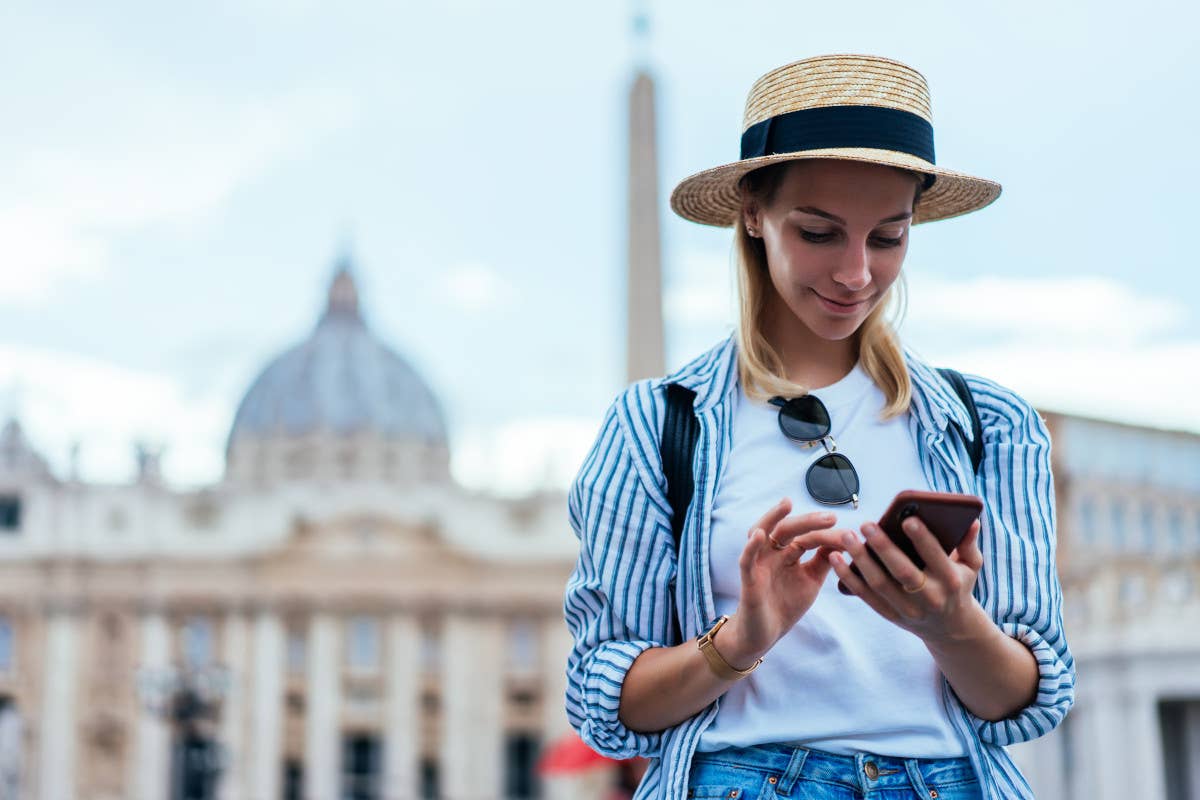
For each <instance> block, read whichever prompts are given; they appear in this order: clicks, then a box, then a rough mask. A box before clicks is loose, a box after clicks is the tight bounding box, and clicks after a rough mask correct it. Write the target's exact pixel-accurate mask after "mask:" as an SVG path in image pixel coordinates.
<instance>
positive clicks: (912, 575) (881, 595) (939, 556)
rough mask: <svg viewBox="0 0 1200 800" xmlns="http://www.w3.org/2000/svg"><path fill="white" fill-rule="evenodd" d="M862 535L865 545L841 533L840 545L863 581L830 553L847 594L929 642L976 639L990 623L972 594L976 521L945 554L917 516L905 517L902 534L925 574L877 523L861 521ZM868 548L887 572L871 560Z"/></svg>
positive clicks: (977, 556) (977, 559) (977, 565)
mask: <svg viewBox="0 0 1200 800" xmlns="http://www.w3.org/2000/svg"><path fill="white" fill-rule="evenodd" d="M862 532H863V535H864V536H865V537H866V541H865V542H864V541H862V540H861V539H859V538H858V537H857V536H854V535H853V534H851V533H847V534H845V536H844V537H843V541H844V544H845V548H846V555H848V556H849V557H850V558H852V559H853V560H854V563H855V564H856V565H858V569H859V570H860V571H861V572H862V574H863V578H865V579H866V580H865V581H864V580H863V579H862V578H859V577H858V576H857V575H855V574H854V573H853V572H852V571H851V570H850V565H849V564H848V563H846V558H845V557H844V556H843V555H842V554H841V553H833V554H832V555H831V556H830V557H829V560H830V562H831V563H832V564H833V569H834V571H835V572H836V573H837V575H838V577H839V578H841V580H842V583H843V584H845V586H846V588H847V589H849V590H850V593H851V594H854V595H857V596H858V597H860V598H862V600H863V602H865V603H866V604H867V605H869V606H870V607H871V608H873V609H874V610H875V611H876V612H877V613H878V614H879V615H880V616H882V617H884V618H885V619H887V620H889V621H891V622H893V623H895V624H896V625H898V626H899V627H901V628H904V629H905V630H907V631H911V632H912V633H915V634H916V635H917V636H919V637H921V639H922V640H924V641H925V642H927V643H930V644H933V643H936V642H939V641H960V640H965V639H969V638H971V637H973V636H977V635H978V634H979V632H980V630H981V626H982V625H984V624H985V623H987V624H988V626H989V627H990V619H989V618H988V616H987V614H986V613H985V612H984V610H983V608H982V607H981V606H980V605H979V603H978V602H977V601H976V600H975V597H974V595H973V594H972V590H973V589H974V588H975V581H976V579H977V578H978V576H979V570H980V569H981V568H982V567H983V553H982V552H981V551H980V549H979V520H976V521H975V522H974V523H972V525H971V528H970V530H968V531H967V535H966V536H965V537H964V538H963V540H962V541H961V542H959V544H958V547H956V548H955V549H954V550H953V551H952V553H951V554H950V555H949V556H947V555H946V553H945V551H944V550H942V546H941V544H940V543H939V542H938V540H937V538H936V537H934V535H933V534H932V533H931V532H930V531H929V528H927V527H926V526H925V523H923V522H921V520H920V519H918V518H917V517H909V518H908V519H906V520H905V521H904V532H905V533H906V534H907V535H908V538H909V539H911V540H912V543H913V545H914V546H915V547H916V550H917V553H919V554H920V556H921V558H923V559H924V560H925V570H924V572H922V571H921V570H920V569H917V566H916V565H915V564H913V562H912V560H911V559H910V558H909V557H908V556H906V555H905V554H904V552H903V551H902V550H901V549H900V548H899V547H897V546H896V545H895V543H894V542H892V540H891V539H890V538H888V535H887V534H886V533H884V532H883V530H882V529H881V528H880V527H879V526H878V525H877V524H875V523H873V522H868V523H865V524H864V525H863V526H862ZM868 544H869V545H870V546H871V549H872V550H874V551H875V553H876V555H878V556H879V558H880V559H881V560H882V561H883V563H884V565H886V567H887V569H886V570H885V569H882V568H881V567H880V566H879V564H878V562H876V561H875V559H873V558H871V554H870V553H869V552H868V551H867V545H868ZM889 573H890V574H889Z"/></svg>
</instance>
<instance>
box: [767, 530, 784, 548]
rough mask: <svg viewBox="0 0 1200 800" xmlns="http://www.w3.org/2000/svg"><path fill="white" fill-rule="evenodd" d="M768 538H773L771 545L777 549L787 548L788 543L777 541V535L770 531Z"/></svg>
mask: <svg viewBox="0 0 1200 800" xmlns="http://www.w3.org/2000/svg"><path fill="white" fill-rule="evenodd" d="M767 538H768V539H770V540H771V547H774V548H775V549H776V550H786V549H787V545H785V544H780V543H779V542H777V541H776V540H775V537H774V536H772V535H771V534H769V533H768V534H767Z"/></svg>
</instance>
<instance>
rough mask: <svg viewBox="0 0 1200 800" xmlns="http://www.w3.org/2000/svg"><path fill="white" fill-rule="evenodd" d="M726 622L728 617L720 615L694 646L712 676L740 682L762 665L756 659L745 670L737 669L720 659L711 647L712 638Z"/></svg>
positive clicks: (713, 646) (719, 655) (715, 650)
mask: <svg viewBox="0 0 1200 800" xmlns="http://www.w3.org/2000/svg"><path fill="white" fill-rule="evenodd" d="M726 622H729V616H728V615H724V614H723V615H721V617H720V619H718V620H717V622H716V624H715V625H713V626H712V627H711V628H709V630H708V632H707V633H705V634H704V635H703V636H701V637H700V638H699V639H697V640H696V646H697V647H699V648H700V652H701V653H703V654H704V660H705V661H707V662H708V668H709V669H711V670H712V672H713V674H714V675H716V676H717V677H718V678H720V679H721V680H725V681H736V680H741V679H742V678H744V677H746V676H747V675H749V674H750V673H751V672H754V670H756V669H758V665H759V664H761V663H762V659H761V658H760V659H758V660H757V661H755V662H754V663H753V664H751V665H750V666H749V667H747V668H746V669H738V668H737V667H734V666H732V665H730V663H729V662H728V661H726V660H725V659H724V658H722V657H721V654H720V653H718V652H717V648H716V646H715V645H713V637H714V636H716V635H717V631H719V630H721V626H723V625H724V624H725V623H726Z"/></svg>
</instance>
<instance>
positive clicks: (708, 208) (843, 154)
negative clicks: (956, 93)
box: [671, 147, 1000, 228]
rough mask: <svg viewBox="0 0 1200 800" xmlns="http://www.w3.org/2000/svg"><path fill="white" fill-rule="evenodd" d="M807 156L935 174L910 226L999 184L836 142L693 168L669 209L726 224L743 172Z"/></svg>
mask: <svg viewBox="0 0 1200 800" xmlns="http://www.w3.org/2000/svg"><path fill="white" fill-rule="evenodd" d="M811 158H833V159H841V160H845V161H865V162H867V163H870V164H882V165H884V166H890V167H900V168H902V169H908V170H913V171H914V172H920V173H924V174H926V175H934V176H936V180H935V181H934V184H933V186H931V187H929V188H928V189H926V190H925V191H924V192H923V193H922V194H921V200H920V202H919V203H918V204H917V210H916V213H915V214H914V215H913V224H914V225H916V224H918V223H921V222H933V221H934V220H939V219H946V218H948V217H957V216H959V215H960V214H966V213H968V212H971V211H976V210H978V209H980V208H983V207H984V206H986V205H988V204H989V203H991V202H992V201H993V200H995V199H996V198H997V197H999V196H1000V184H998V183H996V182H995V181H989V180H987V179H985V178H976V177H974V176H972V175H966V174H964V173H961V172H954V171H953V170H948V169H943V168H942V167H937V166H934V165H933V164H930V163H929V162H928V161H925V160H924V159H921V158H917V157H916V156H911V155H908V154H907V153H899V152H896V151H893V150H873V149H867V148H860V147H837V148H829V149H826V150H804V151H800V152H791V153H779V154H776V155H770V156H763V157H761V158H750V159H746V160H744V161H735V162H734V163H732V164H724V165H722V166H720V167H713V168H712V169H706V170H704V171H703V172H697V173H696V174H695V175H692V176H690V177H688V178H685V179H684V180H682V181H680V183H679V185H678V186H676V187H675V191H673V192H671V209H672V210H673V211H674V212H675V213H676V214H678V215H679V216H681V217H683V218H684V219H690V220H692V221H693V222H699V223H702V224H704V225H717V226H720V227H726V228H727V227H729V226H731V225H733V224H734V223H735V222H736V221H737V217H738V213H739V212H740V210H741V207H742V199H741V194H740V193H739V192H738V181H739V180H741V178H742V176H743V175H745V174H746V173H748V172H753V171H754V170H756V169H758V168H759V167H765V166H767V165H769V164H777V163H779V162H780V161H799V160H804V159H811Z"/></svg>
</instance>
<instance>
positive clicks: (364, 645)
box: [346, 617, 379, 672]
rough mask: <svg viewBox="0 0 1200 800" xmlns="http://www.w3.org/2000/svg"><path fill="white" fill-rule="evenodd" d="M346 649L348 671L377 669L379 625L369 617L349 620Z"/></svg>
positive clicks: (372, 670) (371, 670)
mask: <svg viewBox="0 0 1200 800" xmlns="http://www.w3.org/2000/svg"><path fill="white" fill-rule="evenodd" d="M346 647H347V652H346V661H347V663H348V664H349V665H350V669H352V670H354V671H356V672H374V671H376V670H377V669H379V624H378V623H377V622H376V621H375V620H374V619H373V618H371V617H354V618H353V619H351V620H350V630H349V635H348V636H347V637H346Z"/></svg>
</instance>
